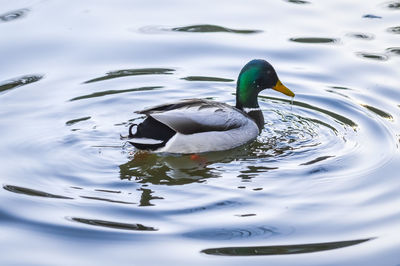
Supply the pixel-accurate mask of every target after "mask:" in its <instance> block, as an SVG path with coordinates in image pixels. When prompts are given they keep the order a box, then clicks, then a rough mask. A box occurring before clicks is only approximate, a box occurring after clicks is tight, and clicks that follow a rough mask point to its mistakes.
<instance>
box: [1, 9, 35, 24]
mask: <svg viewBox="0 0 400 266" xmlns="http://www.w3.org/2000/svg"><path fill="white" fill-rule="evenodd" d="M28 12H29V9H27V8H22V9H18V10H14V11H10V12H7V13H4V14H1V15H0V22H9V21H13V20H16V19H20V18H23V17H25V16H26V14H27V13H28Z"/></svg>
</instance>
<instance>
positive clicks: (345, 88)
mask: <svg viewBox="0 0 400 266" xmlns="http://www.w3.org/2000/svg"><path fill="white" fill-rule="evenodd" d="M330 88H332V89H335V90H351V89H350V88H347V87H342V86H331V87H330Z"/></svg>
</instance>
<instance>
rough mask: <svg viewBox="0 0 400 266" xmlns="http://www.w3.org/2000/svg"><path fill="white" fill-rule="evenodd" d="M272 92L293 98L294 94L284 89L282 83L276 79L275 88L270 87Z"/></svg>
mask: <svg viewBox="0 0 400 266" xmlns="http://www.w3.org/2000/svg"><path fill="white" fill-rule="evenodd" d="M272 89H273V90H276V91H279V92H281V93H283V94H285V95H287V96H290V97H294V93H293V92H292V91H291V90H289V89H288V88H286V86H285V85H283V84H282V82H281V81H280V80H279V79H278V81H277V82H276V84H275V86H273V87H272Z"/></svg>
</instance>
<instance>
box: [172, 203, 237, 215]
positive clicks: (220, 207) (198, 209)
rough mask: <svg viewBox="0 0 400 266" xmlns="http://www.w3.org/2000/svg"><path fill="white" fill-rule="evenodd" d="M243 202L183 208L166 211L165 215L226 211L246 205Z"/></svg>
mask: <svg viewBox="0 0 400 266" xmlns="http://www.w3.org/2000/svg"><path fill="white" fill-rule="evenodd" d="M244 204H245V203H244V202H243V201H236V200H224V201H218V202H213V203H210V204H207V205H203V206H197V207H191V208H181V209H176V210H169V211H166V212H165V213H164V214H166V215H186V214H192V213H199V212H204V211H222V210H224V209H232V208H236V207H238V206H241V205H244Z"/></svg>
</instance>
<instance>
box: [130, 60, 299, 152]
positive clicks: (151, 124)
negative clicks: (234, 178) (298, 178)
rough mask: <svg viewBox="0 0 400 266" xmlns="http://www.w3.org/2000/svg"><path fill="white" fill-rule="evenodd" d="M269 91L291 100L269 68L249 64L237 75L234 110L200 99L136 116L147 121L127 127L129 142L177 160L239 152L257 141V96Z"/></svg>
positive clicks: (265, 64) (259, 119)
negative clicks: (184, 156)
mask: <svg viewBox="0 0 400 266" xmlns="http://www.w3.org/2000/svg"><path fill="white" fill-rule="evenodd" d="M269 88H271V89H274V90H276V91H279V92H281V93H283V94H286V95H288V96H291V97H294V93H293V92H292V91H291V90H289V89H288V88H286V87H285V86H284V85H283V84H282V83H281V82H280V81H279V78H278V75H277V74H276V71H275V70H274V68H273V67H272V65H271V64H270V63H268V62H267V61H265V60H261V59H255V60H252V61H250V62H248V63H247V64H246V65H245V66H244V67H243V69H242V70H241V71H240V74H239V77H238V80H237V86H236V106H235V107H234V106H230V105H228V104H225V103H220V102H215V101H210V100H204V99H186V100H181V101H178V102H175V103H167V104H162V105H158V106H154V107H150V108H148V109H144V110H141V111H137V112H136V113H138V114H144V115H146V119H145V120H144V121H143V122H142V123H140V124H138V125H136V124H133V125H131V126H130V127H129V136H128V138H129V142H130V143H131V144H132V145H133V146H135V147H136V148H137V149H140V150H149V151H153V152H166V153H180V154H190V153H202V152H210V151H221V150H228V149H232V148H235V147H238V146H240V145H243V144H245V143H248V142H250V141H252V140H254V139H256V138H257V136H258V134H259V133H260V132H261V130H262V128H263V127H264V117H263V114H262V111H261V109H260V107H259V105H258V100H257V96H258V94H259V92H260V91H262V90H264V89H269ZM133 127H136V132H135V133H132V129H133Z"/></svg>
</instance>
